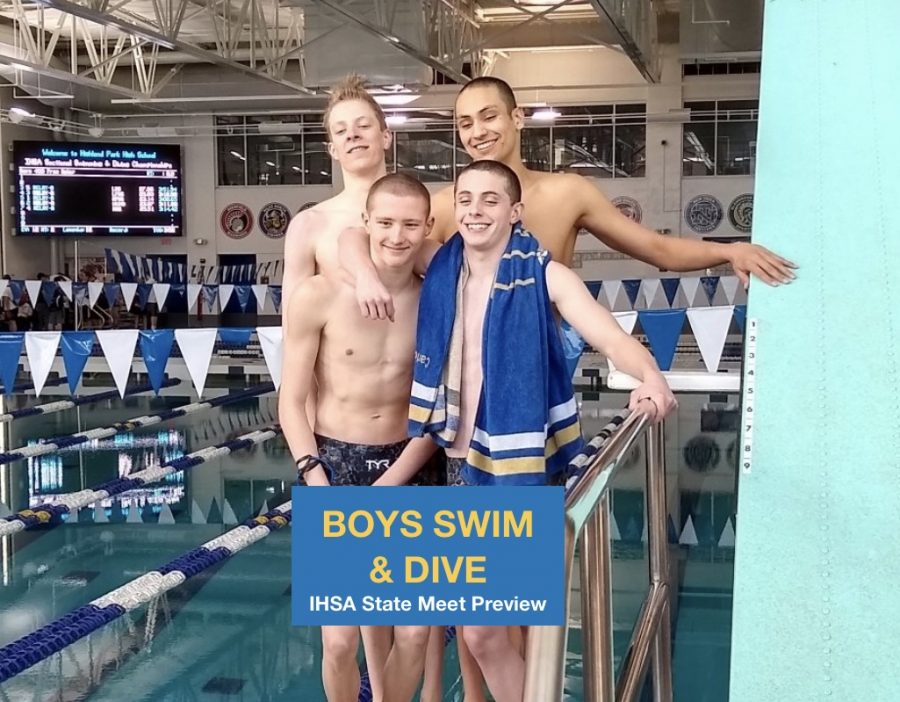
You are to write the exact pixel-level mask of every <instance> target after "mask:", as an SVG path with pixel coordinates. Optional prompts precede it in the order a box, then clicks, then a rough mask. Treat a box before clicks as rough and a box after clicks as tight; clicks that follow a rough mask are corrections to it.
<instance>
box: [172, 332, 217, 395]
mask: <svg viewBox="0 0 900 702" xmlns="http://www.w3.org/2000/svg"><path fill="white" fill-rule="evenodd" d="M175 340H176V341H177V342H178V348H179V349H181V355H182V357H183V358H184V365H185V366H187V369H188V373H189V374H190V376H191V380H192V381H193V383H194V387H195V388H196V390H197V397H203V389H204V388H205V387H206V375H207V373H209V362H210V360H211V359H212V352H213V346H215V343H216V330H215V329H176V330H175Z"/></svg>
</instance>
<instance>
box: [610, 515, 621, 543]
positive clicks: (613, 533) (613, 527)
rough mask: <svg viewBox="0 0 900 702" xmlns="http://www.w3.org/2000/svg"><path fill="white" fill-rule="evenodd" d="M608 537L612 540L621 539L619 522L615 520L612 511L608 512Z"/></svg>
mask: <svg viewBox="0 0 900 702" xmlns="http://www.w3.org/2000/svg"><path fill="white" fill-rule="evenodd" d="M609 538H611V539H612V540H613V541H621V540H622V534H621V533H620V532H619V523H618V522H617V521H616V515H614V514H613V513H612V511H610V513H609Z"/></svg>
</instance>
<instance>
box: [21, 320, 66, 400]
mask: <svg viewBox="0 0 900 702" xmlns="http://www.w3.org/2000/svg"><path fill="white" fill-rule="evenodd" d="M60 335H61V333H60V332H58V331H57V332H49V331H36V332H26V333H25V353H26V355H27V356H28V367H29V368H30V369H31V382H32V383H34V392H35V394H36V395H37V396H38V397H40V396H41V390H43V389H44V383H45V382H47V376H48V375H49V374H50V367H51V366H52V365H53V359H54V358H56V349H57V348H58V347H59V337H60Z"/></svg>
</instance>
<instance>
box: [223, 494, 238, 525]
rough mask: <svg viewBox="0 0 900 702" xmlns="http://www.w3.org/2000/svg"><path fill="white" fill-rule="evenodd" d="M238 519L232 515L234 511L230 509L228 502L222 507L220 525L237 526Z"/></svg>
mask: <svg viewBox="0 0 900 702" xmlns="http://www.w3.org/2000/svg"><path fill="white" fill-rule="evenodd" d="M237 523H238V518H237V515H235V513H234V509H232V507H231V503H230V502H229V501H228V500H225V502H224V503H223V505H222V524H226V525H229V524H237Z"/></svg>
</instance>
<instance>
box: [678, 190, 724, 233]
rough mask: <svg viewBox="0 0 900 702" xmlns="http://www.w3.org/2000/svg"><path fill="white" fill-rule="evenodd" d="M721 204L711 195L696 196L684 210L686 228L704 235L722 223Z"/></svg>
mask: <svg viewBox="0 0 900 702" xmlns="http://www.w3.org/2000/svg"><path fill="white" fill-rule="evenodd" d="M722 215H723V212H722V203H721V202H719V201H718V200H716V198H714V197H713V196H712V195H698V196H697V197H695V198H691V201H690V202H688V204H687V207H685V208H684V218H685V220H686V221H687V224H688V226H689V227H690V228H691V229H693V230H694V231H695V232H697V233H698V234H706V233H708V232H711V231H712V230H713V229H715V228H716V227H718V226H719V225H720V224H721V223H722Z"/></svg>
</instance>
